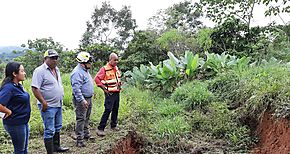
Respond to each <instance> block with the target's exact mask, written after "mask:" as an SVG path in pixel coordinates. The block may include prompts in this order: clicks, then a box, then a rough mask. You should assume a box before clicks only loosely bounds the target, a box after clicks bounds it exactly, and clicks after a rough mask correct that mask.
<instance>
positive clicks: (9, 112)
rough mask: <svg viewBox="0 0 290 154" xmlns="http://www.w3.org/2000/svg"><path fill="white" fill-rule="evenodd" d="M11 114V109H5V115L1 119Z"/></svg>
mask: <svg viewBox="0 0 290 154" xmlns="http://www.w3.org/2000/svg"><path fill="white" fill-rule="evenodd" d="M11 114H12V111H11V110H9V109H7V112H6V114H5V116H4V117H3V119H6V118H7V117H9V116H10V115H11Z"/></svg>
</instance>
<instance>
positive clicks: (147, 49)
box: [120, 31, 166, 72]
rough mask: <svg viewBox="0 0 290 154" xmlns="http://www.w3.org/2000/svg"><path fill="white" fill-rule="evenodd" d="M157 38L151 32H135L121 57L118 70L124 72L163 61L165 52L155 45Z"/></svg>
mask: <svg viewBox="0 0 290 154" xmlns="http://www.w3.org/2000/svg"><path fill="white" fill-rule="evenodd" d="M157 37H158V36H157V35H156V34H155V33H154V32H152V31H136V32H135V33H134V37H133V39H132V41H131V42H130V43H129V45H128V48H127V49H126V50H125V51H124V53H123V54H122V55H121V57H122V61H120V68H121V69H122V70H123V71H124V72H125V71H128V70H132V69H133V67H134V66H136V67H139V66H140V65H141V64H144V65H148V64H149V62H152V63H153V64H155V65H156V64H158V63H159V62H160V61H162V60H164V59H165V56H166V52H165V51H164V50H161V49H160V48H159V47H158V45H157V44H156V38H157Z"/></svg>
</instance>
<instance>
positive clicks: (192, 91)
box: [171, 81, 213, 110]
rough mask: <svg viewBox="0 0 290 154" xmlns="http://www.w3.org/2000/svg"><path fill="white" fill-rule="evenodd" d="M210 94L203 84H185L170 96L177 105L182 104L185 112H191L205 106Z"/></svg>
mask: <svg viewBox="0 0 290 154" xmlns="http://www.w3.org/2000/svg"><path fill="white" fill-rule="evenodd" d="M212 97H213V95H212V93H211V92H210V91H209V90H208V89H207V84H206V83H204V82H199V81H193V82H187V83H185V84H183V85H182V86H180V87H178V88H177V89H176V90H175V91H174V92H173V93H172V95H171V98H172V99H173V100H174V101H175V102H178V103H181V104H184V105H185V108H186V109H187V110H193V109H194V108H196V107H199V108H202V107H203V106H205V105H207V104H208V103H209V102H210V100H211V98H212Z"/></svg>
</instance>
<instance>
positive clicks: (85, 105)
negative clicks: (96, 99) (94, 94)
mask: <svg viewBox="0 0 290 154" xmlns="http://www.w3.org/2000/svg"><path fill="white" fill-rule="evenodd" d="M82 103H83V107H84V108H86V109H87V108H88V107H89V103H88V101H87V100H83V102H82Z"/></svg>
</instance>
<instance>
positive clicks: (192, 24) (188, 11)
mask: <svg viewBox="0 0 290 154" xmlns="http://www.w3.org/2000/svg"><path fill="white" fill-rule="evenodd" d="M202 16H203V13H202V11H201V10H200V6H199V3H194V4H192V3H191V2H190V1H184V2H180V3H178V4H174V5H173V6H171V7H169V8H167V9H165V10H160V11H159V12H158V13H157V14H156V15H155V16H153V17H151V18H150V19H149V29H151V30H154V31H158V32H162V31H166V30H169V29H177V30H179V31H182V32H185V33H187V34H189V35H192V34H194V33H195V32H196V31H197V30H198V29H199V28H200V27H202V22H201V20H200V18H201V17H202Z"/></svg>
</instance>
